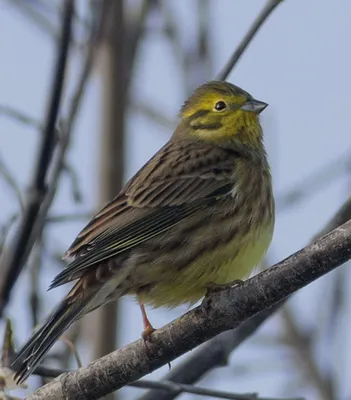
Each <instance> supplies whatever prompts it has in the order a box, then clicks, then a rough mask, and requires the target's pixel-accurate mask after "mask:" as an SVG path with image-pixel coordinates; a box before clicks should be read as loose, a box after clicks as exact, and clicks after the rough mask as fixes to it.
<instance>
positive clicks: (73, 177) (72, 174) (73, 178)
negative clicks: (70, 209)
mask: <svg viewBox="0 0 351 400" xmlns="http://www.w3.org/2000/svg"><path fill="white" fill-rule="evenodd" d="M64 171H65V172H66V174H67V176H68V177H69V179H70V182H71V188H72V197H73V200H74V201H75V203H81V202H82V199H83V195H82V191H81V189H80V185H79V179H78V175H77V172H76V170H75V169H74V168H73V167H72V166H71V165H70V164H67V163H66V164H65V165H64Z"/></svg>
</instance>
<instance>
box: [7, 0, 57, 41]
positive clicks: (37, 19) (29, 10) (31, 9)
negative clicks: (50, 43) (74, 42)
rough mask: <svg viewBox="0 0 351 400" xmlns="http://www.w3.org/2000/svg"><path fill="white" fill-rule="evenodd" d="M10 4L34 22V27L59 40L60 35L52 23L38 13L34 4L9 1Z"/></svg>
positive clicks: (23, 0)
mask: <svg viewBox="0 0 351 400" xmlns="http://www.w3.org/2000/svg"><path fill="white" fill-rule="evenodd" d="M9 4H11V5H12V6H15V7H17V9H18V10H19V11H20V12H21V13H22V14H23V15H25V16H26V17H27V18H28V19H30V20H32V21H33V22H34V25H35V26H37V27H38V28H39V29H40V30H41V31H42V32H44V33H45V34H49V35H50V36H51V37H53V38H55V39H56V38H57V36H58V34H57V32H56V31H55V29H54V27H53V25H52V22H51V21H50V20H49V19H48V18H47V17H45V16H44V15H43V14H42V13H40V12H39V11H38V9H37V7H35V6H34V5H33V2H30V1H27V0H11V1H9Z"/></svg>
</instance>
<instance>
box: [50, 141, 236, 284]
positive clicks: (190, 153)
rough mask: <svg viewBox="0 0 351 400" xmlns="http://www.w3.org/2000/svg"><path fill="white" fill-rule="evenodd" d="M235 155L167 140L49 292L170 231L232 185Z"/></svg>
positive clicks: (81, 242) (89, 230)
mask: <svg viewBox="0 0 351 400" xmlns="http://www.w3.org/2000/svg"><path fill="white" fill-rule="evenodd" d="M236 157H237V154H235V153H234V152H231V151H229V150H227V149H224V148H220V147H213V146H209V145H204V144H202V143H193V142H190V141H182V142H172V141H171V142H168V143H167V144H166V145H165V146H164V147H163V148H162V149H161V150H160V151H159V152H158V153H157V154H156V155H155V156H154V157H153V158H152V159H151V160H150V161H149V162H148V163H147V164H146V165H145V166H144V167H143V168H142V169H141V170H140V171H139V172H138V173H137V174H136V175H135V176H134V177H133V178H132V179H131V181H130V182H129V183H128V184H127V185H126V187H125V188H124V190H123V191H122V192H121V193H120V194H119V195H118V196H117V197H116V198H115V199H114V200H112V201H111V203H109V204H108V205H107V206H106V207H105V208H104V209H103V210H102V211H101V212H100V213H98V214H97V215H96V216H95V217H94V218H93V220H92V221H91V222H90V223H89V224H88V225H87V226H86V227H85V228H84V229H83V230H82V232H81V233H80V234H79V235H78V237H77V239H76V240H75V241H74V242H73V244H72V246H71V247H70V248H69V249H68V251H67V253H66V254H68V255H69V256H74V257H75V259H74V260H73V261H72V262H71V263H70V264H69V265H68V266H67V267H66V268H65V269H64V270H63V271H62V272H61V273H60V274H59V275H58V276H57V277H56V278H55V279H54V281H53V283H52V285H51V288H52V287H56V286H59V285H62V284H63V283H66V282H69V281H71V280H74V279H77V278H78V277H80V276H81V275H82V271H83V270H85V269H86V268H88V267H90V266H91V265H96V264H99V263H100V262H101V261H103V260H106V259H108V258H111V257H114V256H116V255H118V254H121V253H123V252H124V251H126V250H129V249H131V248H133V247H135V246H137V245H139V244H140V243H143V242H145V241H147V240H149V239H151V238H152V237H155V236H157V235H158V234H160V233H162V232H164V231H166V230H168V229H170V228H171V227H172V226H174V225H176V224H178V223H179V222H181V221H182V220H184V219H186V218H188V217H189V216H190V215H192V214H194V213H195V212H198V211H200V210H202V209H204V208H205V207H207V206H208V205H209V204H211V203H214V202H215V201H216V200H217V199H218V198H220V197H222V196H224V195H227V194H228V193H229V192H230V191H231V189H232V187H233V184H234V182H233V167H234V163H235V158H236Z"/></svg>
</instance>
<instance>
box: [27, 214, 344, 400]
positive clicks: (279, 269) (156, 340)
mask: <svg viewBox="0 0 351 400" xmlns="http://www.w3.org/2000/svg"><path fill="white" fill-rule="evenodd" d="M350 257H351V221H349V222H347V223H345V224H344V225H342V226H340V227H338V228H336V229H335V230H333V231H332V232H330V233H329V234H328V235H326V236H324V237H322V238H321V239H319V240H318V241H316V242H314V243H312V244H311V245H309V246H306V247H305V248H304V249H302V250H300V251H298V252H297V253H295V254H293V255H291V256H290V257H288V258H287V259H285V260H283V261H281V262H280V263H278V264H276V265H275V266H272V267H271V268H269V269H268V270H265V271H263V272H261V273H260V274H258V275H256V276H254V277H252V278H250V279H248V280H247V281H245V282H243V283H242V284H239V285H233V286H230V285H228V286H229V287H228V286H227V288H226V289H223V290H221V291H216V292H214V293H213V292H212V293H211V294H209V296H206V297H205V299H204V301H203V303H202V305H201V306H199V307H196V308H195V309H193V310H191V311H189V312H188V313H186V314H185V315H183V316H182V317H180V318H178V319H177V320H175V321H173V322H171V323H170V324H168V325H166V326H164V327H163V328H160V329H157V330H156V331H155V332H154V333H153V335H152V341H151V342H150V343H148V346H147V347H146V346H145V343H144V342H143V340H142V339H139V340H138V341H136V342H134V343H131V344H129V345H127V346H126V347H124V348H122V349H119V350H117V351H114V352H113V353H111V354H108V355H107V356H105V357H102V358H100V359H98V360H96V361H94V362H93V363H91V364H89V365H88V366H87V367H83V368H80V369H78V370H76V371H74V372H69V373H66V374H63V375H61V376H60V377H58V378H56V379H54V380H53V381H51V382H50V383H48V384H47V385H45V386H43V387H41V388H40V389H39V390H37V391H36V392H35V393H34V394H32V395H31V396H29V397H28V399H36V400H40V399H46V400H53V399H55V400H59V399H65V398H67V397H70V398H79V397H83V398H84V397H85V398H86V397H87V396H88V397H89V398H90V399H98V398H100V397H102V396H105V395H106V394H108V393H111V392H113V391H115V390H118V389H120V388H121V387H123V386H125V385H126V384H129V383H131V382H133V381H135V380H137V379H140V378H141V377H143V376H144V375H146V374H148V373H150V372H152V371H154V370H156V369H157V368H159V367H161V366H162V365H165V364H167V363H168V362H170V361H172V360H174V359H176V358H177V357H179V356H181V355H182V354H184V353H186V352H187V351H189V350H191V349H193V348H194V347H196V346H198V345H199V344H201V343H203V342H205V341H207V340H209V339H211V338H212V337H214V336H215V335H218V334H219V333H221V332H223V331H226V330H229V329H233V328H236V327H238V326H239V325H241V324H242V323H243V322H244V321H246V320H248V319H249V318H251V317H253V316H254V315H256V314H258V313H259V312H261V311H263V310H266V309H268V308H270V307H272V306H274V305H276V304H277V303H279V302H281V301H283V300H284V299H286V298H288V297H289V296H290V295H291V294H292V293H294V292H295V291H297V290H299V289H301V288H302V287H304V286H306V285H307V284H309V283H311V282H313V281H314V280H316V279H317V278H319V277H321V276H323V275H325V274H326V273H328V272H330V271H332V270H333V269H335V268H336V267H338V266H339V265H341V264H343V263H344V262H346V261H347V260H348V259H350Z"/></svg>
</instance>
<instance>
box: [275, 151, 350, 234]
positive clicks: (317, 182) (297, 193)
mask: <svg viewBox="0 0 351 400" xmlns="http://www.w3.org/2000/svg"><path fill="white" fill-rule="evenodd" d="M350 158H351V154H350V152H349V151H348V152H347V153H346V154H345V155H343V156H338V157H337V158H336V159H335V160H333V161H331V162H330V163H328V164H327V165H324V166H323V167H322V168H321V169H319V170H317V171H316V172H313V173H312V174H310V176H308V177H306V178H303V180H302V181H301V182H300V183H297V184H295V185H294V186H293V188H292V189H289V190H287V191H285V193H283V194H277V195H276V206H277V212H281V211H285V210H286V208H288V207H291V206H292V205H295V204H297V203H299V202H301V201H302V200H304V199H305V198H306V197H307V196H311V195H314V194H315V193H316V192H317V191H318V190H321V189H322V188H323V187H325V186H327V185H328V184H330V183H332V182H335V179H336V178H338V177H339V176H340V175H341V174H342V173H344V172H346V171H347V166H348V164H349V162H350ZM326 229H327V227H326Z"/></svg>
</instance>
